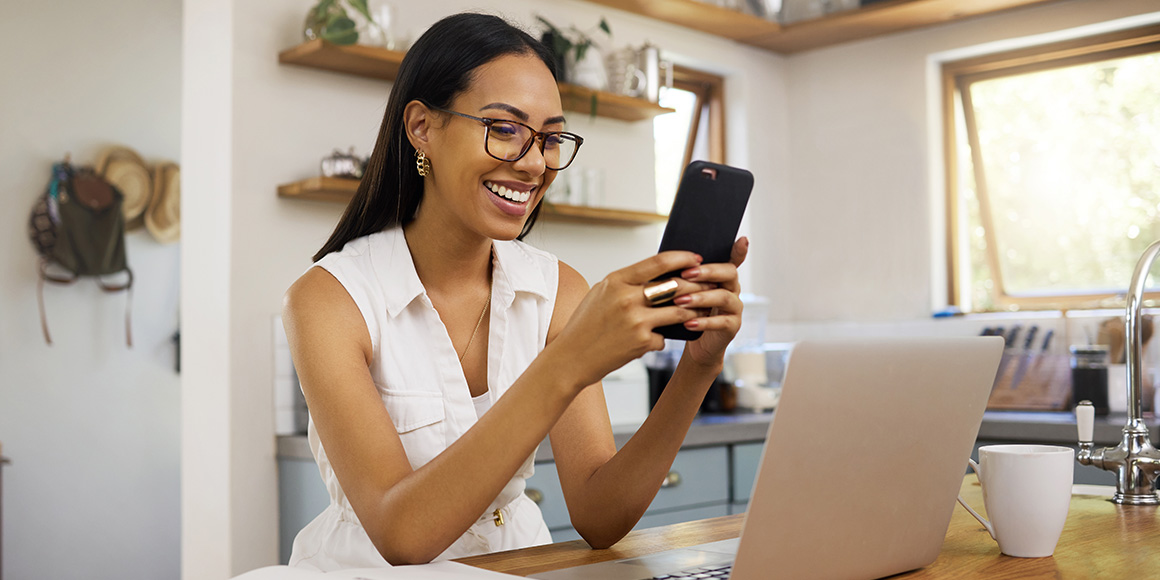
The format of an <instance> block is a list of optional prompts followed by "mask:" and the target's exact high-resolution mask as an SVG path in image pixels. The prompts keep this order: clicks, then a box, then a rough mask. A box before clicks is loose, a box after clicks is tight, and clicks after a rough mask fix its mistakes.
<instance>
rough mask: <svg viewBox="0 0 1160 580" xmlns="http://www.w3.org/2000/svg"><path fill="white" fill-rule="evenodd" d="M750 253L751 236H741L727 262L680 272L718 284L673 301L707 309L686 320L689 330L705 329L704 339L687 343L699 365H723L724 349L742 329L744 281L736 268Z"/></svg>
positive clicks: (685, 275) (689, 277) (705, 282)
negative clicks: (739, 276) (740, 280)
mask: <svg viewBox="0 0 1160 580" xmlns="http://www.w3.org/2000/svg"><path fill="white" fill-rule="evenodd" d="M748 253H749V238H746V237H742V238H740V239H738V240H737V241H736V242H734V243H733V251H732V253H731V255H730V257H729V262H728V263H724V264H701V265H700V266H697V267H695V268H689V269H688V270H685V271H683V272H681V277H682V278H684V279H685V280H688V281H690V282H700V283H702V284H716V285H717V288H715V289H713V290H704V291H701V292H696V293H693V294H686V295H684V296H679V297H677V298H676V299H675V300H674V301H673V302H674V303H675V304H677V305H679V306H684V307H686V308H695V309H697V310H702V311H704V312H706V315H705V316H702V317H698V318H694V319H693V320H690V321H688V322H686V323H685V328H688V329H689V330H701V331H704V334H702V335H701V338H698V339H697V340H694V341H689V342H688V343H687V344H686V345H685V351H686V352H687V353H688V354H689V356H691V357H693V360H694V361H695V362H697V363H699V364H702V365H705V366H717V365H721V364H723V362H724V360H725V348H726V347H728V346H729V342H730V341H731V340H733V337H734V336H736V335H737V331H738V330H739V329H740V328H741V309H742V306H741V297H740V293H741V284H740V282H738V280H737V267H738V266H740V265H741V263H742V262H744V261H745V256H746V255H747V254H748Z"/></svg>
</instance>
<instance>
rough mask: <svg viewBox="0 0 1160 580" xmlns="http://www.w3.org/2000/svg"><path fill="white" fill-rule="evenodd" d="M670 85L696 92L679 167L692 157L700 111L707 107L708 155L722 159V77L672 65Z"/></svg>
mask: <svg viewBox="0 0 1160 580" xmlns="http://www.w3.org/2000/svg"><path fill="white" fill-rule="evenodd" d="M673 88H678V89H682V90H686V91H689V92H690V93H693V94H694V95H696V96H697V102H696V106H695V109H694V110H695V111H696V113H695V118H694V119H693V120H692V122H691V123H689V135H688V137H687V138H686V140H685V162H684V163H682V164H681V167H682V170H683V168H684V167H685V166H687V165H688V164H689V163H690V162H691V161H692V159H693V146H694V144H695V143H696V142H697V133H698V131H700V126H701V112H702V111H703V110H704V108H705V105H706V104H707V105H708V107H709V139H708V144H709V159H708V161H712V162H714V163H725V78H724V77H721V76H719V75H715V74H712V73H707V72H704V71H700V70H696V69H691V68H689V67H685V66H681V65H674V66H673Z"/></svg>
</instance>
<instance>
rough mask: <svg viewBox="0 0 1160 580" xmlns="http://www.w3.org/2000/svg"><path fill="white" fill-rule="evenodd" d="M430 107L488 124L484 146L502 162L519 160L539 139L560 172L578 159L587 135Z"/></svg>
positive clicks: (546, 157) (547, 160) (546, 159)
mask: <svg viewBox="0 0 1160 580" xmlns="http://www.w3.org/2000/svg"><path fill="white" fill-rule="evenodd" d="M427 106H428V107H430V108H432V109H435V110H436V111H442V112H444V113H451V114H452V115H458V116H460V117H463V118H465V119H471V120H472V121H478V122H480V123H482V124H483V127H484V133H483V149H484V151H487V154H488V155H490V156H492V157H494V158H495V159H499V160H500V161H508V162H513V161H519V160H520V159H522V158H523V156H524V155H526V154H527V153H528V151H530V150H531V148H532V143H533V142H535V140H536V139H537V138H538V139H539V140H540V154H542V155H543V156H544V165H545V166H546V167H547V168H548V169H551V170H553V171H560V170H561V169H564V168H566V167H568V166H569V165H571V164H572V160H573V159H575V158H576V151H578V150H579V149H580V145H582V144H583V143H584V138H583V137H581V136H579V135H577V134H575V133H569V132H567V131H537V130H535V129H533V128H531V127H530V126H528V125H525V124H523V123H520V122H518V121H508V120H506V119H489V118H487V117H473V116H471V115H467V114H464V113H459V112H456V111H450V110H447V109H442V108H439V107H435V106H431V105H427Z"/></svg>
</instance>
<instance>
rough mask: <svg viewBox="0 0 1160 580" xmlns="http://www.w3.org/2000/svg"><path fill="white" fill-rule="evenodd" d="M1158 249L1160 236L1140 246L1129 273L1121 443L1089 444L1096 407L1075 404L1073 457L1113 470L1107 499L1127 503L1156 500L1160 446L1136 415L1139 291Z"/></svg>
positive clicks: (1159, 499) (1139, 398) (1140, 395)
mask: <svg viewBox="0 0 1160 580" xmlns="http://www.w3.org/2000/svg"><path fill="white" fill-rule="evenodd" d="M1158 253H1160V241H1156V242H1153V243H1152V245H1150V246H1148V249H1147V250H1144V255H1143V256H1141V257H1140V261H1139V262H1137V263H1136V271H1135V272H1134V273H1133V274H1132V285H1131V286H1130V287H1129V288H1128V305H1127V313H1126V317H1125V318H1126V322H1125V324H1126V325H1127V329H1126V330H1127V332H1126V334H1127V341H1128V345H1127V349H1126V350H1127V363H1128V365H1127V366H1128V422H1127V424H1126V425H1124V431H1123V436H1122V438H1121V439H1120V444H1119V445H1117V446H1115V447H1104V448H1101V449H1093V448H1092V428H1093V427H1094V421H1095V407H1093V406H1092V404H1091V402H1090V401H1083V402H1081V403H1080V404H1079V406H1078V407H1076V410H1075V417H1076V426H1077V427H1078V428H1079V453H1077V454H1076V456H1075V458H1076V461H1079V462H1080V463H1081V464H1083V465H1094V466H1096V467H1099V468H1100V469H1106V470H1108V471H1115V472H1116V493H1115V495H1113V496H1112V501H1113V502H1115V503H1118V504H1127V505H1160V497H1158V496H1157V495H1156V479H1157V476H1158V475H1160V451H1158V450H1157V449H1156V448H1155V447H1153V446H1152V441H1151V439H1150V438H1149V437H1148V426H1147V425H1145V424H1144V420H1143V419H1142V418H1141V417H1140V415H1141V412H1140V411H1141V408H1142V400H1143V389H1141V376H1142V372H1141V371H1142V370H1143V369H1142V367H1143V365H1142V362H1141V360H1140V359H1141V356H1142V353H1141V352H1140V346H1141V344H1140V343H1141V341H1140V302H1141V300H1143V296H1144V281H1145V280H1146V279H1147V278H1148V271H1149V270H1151V268H1152V261H1153V260H1155V259H1156V254H1158Z"/></svg>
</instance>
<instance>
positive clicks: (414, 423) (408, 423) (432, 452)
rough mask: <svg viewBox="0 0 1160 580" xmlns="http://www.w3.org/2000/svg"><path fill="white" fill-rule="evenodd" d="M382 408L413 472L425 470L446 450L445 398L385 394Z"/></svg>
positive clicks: (420, 393) (414, 393)
mask: <svg viewBox="0 0 1160 580" xmlns="http://www.w3.org/2000/svg"><path fill="white" fill-rule="evenodd" d="M383 404H384V405H386V407H387V413H390V415H391V422H393V423H394V424H395V430H396V431H398V432H399V440H400V441H401V442H402V443H403V449H404V450H405V451H406V452H407V461H408V462H409V463H410V464H411V468H412V469H418V468H420V467H422V466H423V465H425V464H426V463H427V462H428V461H431V460H432V459H434V458H435V456H436V455H439V454H440V453H441V452H442V451H443V449H444V448H445V447H447V440H446V437H445V433H444V428H443V427H444V423H443V419H444V411H443V395H442V394H440V393H432V392H426V391H396V390H384V391H383Z"/></svg>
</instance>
